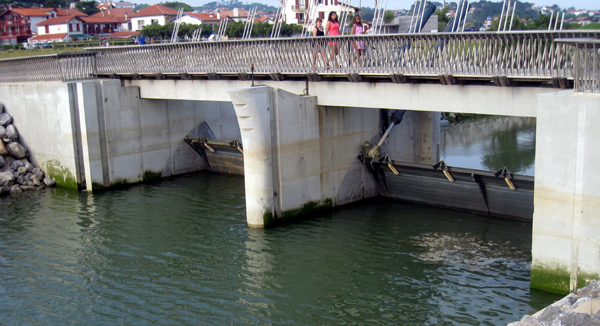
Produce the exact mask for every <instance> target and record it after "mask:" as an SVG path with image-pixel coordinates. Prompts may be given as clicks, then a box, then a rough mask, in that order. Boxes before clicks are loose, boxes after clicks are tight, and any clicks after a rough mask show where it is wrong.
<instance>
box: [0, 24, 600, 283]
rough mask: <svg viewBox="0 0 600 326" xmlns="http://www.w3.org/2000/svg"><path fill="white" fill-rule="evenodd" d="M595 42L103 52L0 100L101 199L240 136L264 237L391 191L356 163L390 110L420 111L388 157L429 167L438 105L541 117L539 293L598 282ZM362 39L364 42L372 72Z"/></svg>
mask: <svg viewBox="0 0 600 326" xmlns="http://www.w3.org/2000/svg"><path fill="white" fill-rule="evenodd" d="M598 36H600V31H586V32H562V31H561V32H528V33H525V32H512V33H450V34H410V35H404V34H397V35H372V36H347V37H337V38H305V39H270V40H250V41H225V42H203V43H189V44H161V45H148V46H137V47H111V48H91V49H87V51H86V52H84V53H75V54H64V55H51V56H43V57H30V58H23V59H14V60H3V61H0V82H1V84H0V100H2V101H3V102H4V104H5V105H6V107H7V110H8V112H10V113H11V114H12V115H13V116H14V118H15V123H16V125H17V128H18V129H19V131H20V135H21V140H22V143H24V144H25V145H26V146H28V147H29V149H30V151H31V152H32V155H31V158H30V159H31V160H32V161H33V162H34V163H36V164H37V165H39V166H42V167H43V168H44V169H45V170H46V172H47V173H49V174H50V175H51V176H52V177H53V178H54V179H56V180H57V183H59V184H62V185H63V186H72V187H76V188H78V187H83V188H86V189H87V190H88V191H95V190H97V189H102V188H106V187H111V186H117V185H120V184H123V183H134V182H139V181H142V180H144V179H148V178H156V177H161V176H162V177H166V176H170V175H176V174H182V173H188V172H193V171H197V170H201V169H202V168H203V163H202V161H201V160H200V159H199V158H198V155H197V154H196V153H195V152H193V151H191V149H190V148H189V147H188V146H187V144H185V143H183V142H182V139H183V137H184V136H186V135H189V136H191V137H198V136H205V137H212V138H213V139H233V138H237V139H241V143H242V144H243V153H244V173H245V184H246V202H247V208H246V209H247V219H248V224H249V225H250V226H252V227H264V226H268V225H269V224H270V223H272V222H273V221H274V220H276V219H285V218H287V217H293V216H296V215H299V214H303V213H307V212H310V211H311V210H314V209H319V208H327V207H332V206H336V205H342V204H346V203H350V202H353V201H356V200H360V199H362V198H367V197H370V196H375V195H377V194H378V191H377V187H376V185H375V181H374V180H373V178H372V176H371V175H370V174H369V173H368V171H367V170H366V168H365V167H364V165H363V164H361V163H360V161H359V160H358V158H357V154H358V153H359V152H360V150H361V145H362V143H363V142H364V141H365V140H368V141H370V142H371V143H376V142H377V140H379V138H380V137H381V135H382V132H383V130H382V127H381V122H382V118H381V115H380V113H379V112H380V109H391V110H398V109H403V110H408V113H407V114H406V116H405V118H404V122H403V123H402V124H401V125H400V126H399V127H397V128H395V129H393V131H392V133H391V134H390V137H389V138H388V140H387V141H386V142H385V144H384V145H385V148H384V149H383V150H384V151H385V153H387V154H388V155H389V156H390V157H392V158H394V159H399V160H405V161H412V162H421V163H429V164H434V163H436V162H437V161H438V160H439V153H438V152H439V150H438V143H439V112H440V111H445V112H463V113H477V114H492V115H507V116H526V117H535V118H537V130H536V176H535V190H534V214H533V249H532V255H533V262H532V278H531V281H532V287H535V288H541V289H546V290H550V291H556V292H565V291H568V290H570V289H574V288H576V287H578V286H581V285H582V284H584V283H589V282H590V281H591V280H594V279H599V278H600V239H598V236H597V234H599V231H600V219H599V218H598V216H600V201H599V197H598V195H597V194H598V193H599V190H600V177H598V176H597V175H596V174H595V170H594V169H593V166H594V165H593V163H594V162H595V161H596V160H597V159H598V158H600V157H599V156H600V153H599V152H598V150H597V148H599V146H598V144H597V142H598V141H597V139H598V138H599V136H600V131H598V129H597V128H594V127H593V126H594V125H593V123H594V122H595V121H596V120H597V118H599V117H600V91H599V89H598V85H599V81H600V75H599V71H600V63H599V62H600V58H599V49H600V43H599V41H598V39H599V37H598ZM582 38H587V39H582ZM356 41H363V42H365V44H366V45H367V50H366V51H365V55H364V57H362V58H361V61H360V62H357V61H356V60H354V61H353V58H354V53H353V48H352V44H353V42H356ZM330 42H335V43H337V44H338V45H339V47H340V49H341V51H340V55H339V56H338V57H337V60H338V64H339V66H340V67H339V68H333V66H334V65H333V63H330V66H332V68H330V69H327V68H326V65H325V64H324V63H323V62H319V61H317V62H316V63H315V67H314V68H313V63H314V61H313V60H314V53H315V50H316V49H321V48H325V49H328V48H329V46H328V43H330ZM317 58H318V56H317ZM252 84H255V87H252V86H251V85H252ZM258 84H260V85H261V86H258ZM484 103H485V105H484ZM373 109H378V110H373Z"/></svg>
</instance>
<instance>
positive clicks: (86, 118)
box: [75, 81, 108, 192]
mask: <svg viewBox="0 0 600 326" xmlns="http://www.w3.org/2000/svg"><path fill="white" fill-rule="evenodd" d="M75 85H76V89H77V102H78V103H77V109H78V110H79V135H80V137H81V147H82V155H81V159H82V160H83V162H82V163H83V164H82V165H83V171H84V175H85V188H86V190H87V192H92V191H93V190H101V189H104V187H107V186H108V171H107V166H106V165H107V164H106V158H104V159H103V155H102V154H103V153H106V146H102V145H103V144H102V141H101V139H102V140H103V141H106V140H105V134H104V128H100V122H102V126H103V125H104V124H103V122H104V121H103V120H100V119H99V116H101V117H103V115H102V114H99V112H100V113H102V112H103V106H102V104H103V103H102V94H101V93H100V94H98V92H97V90H98V86H99V83H98V82H95V81H92V82H82V83H76V84H75ZM104 145H105V144H104ZM104 156H106V155H104Z"/></svg>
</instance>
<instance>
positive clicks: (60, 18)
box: [37, 16, 78, 26]
mask: <svg viewBox="0 0 600 326" xmlns="http://www.w3.org/2000/svg"><path fill="white" fill-rule="evenodd" d="M73 18H77V17H76V16H58V17H54V18H50V19H46V20H44V21H43V22H39V23H38V24H37V25H38V26H46V25H59V24H66V23H68V22H69V20H71V19H73ZM77 19H78V18H77Z"/></svg>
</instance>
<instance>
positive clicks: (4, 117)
mask: <svg viewBox="0 0 600 326" xmlns="http://www.w3.org/2000/svg"><path fill="white" fill-rule="evenodd" d="M12 121H13V117H12V115H10V114H8V113H6V112H4V113H0V125H2V126H6V125H7V124H9V123H11V122H12Z"/></svg>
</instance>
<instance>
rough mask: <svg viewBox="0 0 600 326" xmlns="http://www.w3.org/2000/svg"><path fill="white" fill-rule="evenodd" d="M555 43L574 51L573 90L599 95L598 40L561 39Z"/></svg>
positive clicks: (599, 55)
mask: <svg viewBox="0 0 600 326" xmlns="http://www.w3.org/2000/svg"><path fill="white" fill-rule="evenodd" d="M557 42H560V43H563V44H566V45H569V46H572V47H573V48H574V49H575V55H574V57H575V60H574V62H573V67H574V89H575V91H576V92H579V93H600V40H599V39H592V38H587V39H561V40H557Z"/></svg>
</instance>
